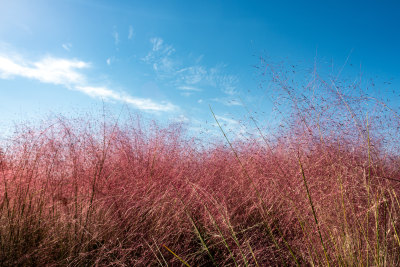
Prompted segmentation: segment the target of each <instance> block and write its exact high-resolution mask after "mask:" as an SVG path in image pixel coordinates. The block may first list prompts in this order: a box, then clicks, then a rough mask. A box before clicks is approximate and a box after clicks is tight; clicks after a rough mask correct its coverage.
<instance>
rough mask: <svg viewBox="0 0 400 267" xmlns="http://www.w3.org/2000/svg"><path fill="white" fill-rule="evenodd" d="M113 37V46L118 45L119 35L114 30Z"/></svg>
mask: <svg viewBox="0 0 400 267" xmlns="http://www.w3.org/2000/svg"><path fill="white" fill-rule="evenodd" d="M113 37H114V44H115V45H118V44H119V43H120V39H119V33H118V32H117V31H116V30H114V32H113Z"/></svg>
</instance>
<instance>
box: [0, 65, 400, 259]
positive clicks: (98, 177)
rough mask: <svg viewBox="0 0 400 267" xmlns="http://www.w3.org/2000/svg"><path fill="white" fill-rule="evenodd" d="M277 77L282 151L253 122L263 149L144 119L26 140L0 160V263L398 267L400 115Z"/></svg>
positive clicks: (17, 139) (21, 134)
mask: <svg viewBox="0 0 400 267" xmlns="http://www.w3.org/2000/svg"><path fill="white" fill-rule="evenodd" d="M271 73H272V76H273V77H275V82H276V84H277V86H278V87H279V88H281V89H282V90H281V92H282V94H286V95H287V96H289V97H288V98H287V99H289V100H290V102H291V105H292V107H293V108H292V109H291V110H292V113H290V114H288V116H289V115H290V116H291V117H290V120H291V122H290V123H289V124H288V125H289V127H288V128H286V129H285V130H282V131H277V132H275V133H274V134H275V138H274V141H268V140H267V138H266V137H265V136H264V135H263V134H262V131H261V130H260V128H258V124H257V122H256V121H255V120H254V121H253V122H254V123H255V126H256V128H257V129H259V130H260V131H259V137H260V138H257V139H253V140H251V139H250V140H246V141H243V140H236V141H234V140H229V138H226V140H225V142H224V143H222V142H221V143H218V144H216V145H209V146H207V147H206V148H201V146H199V144H198V143H196V142H194V141H191V139H190V138H187V137H186V136H185V135H184V134H183V131H182V128H181V127H180V126H177V125H171V126H169V127H163V128H161V127H158V126H157V125H156V124H153V123H147V124H146V123H142V122H141V121H140V119H135V120H127V121H124V122H122V121H118V120H106V119H104V120H99V121H94V122H93V121H92V122H91V121H89V120H84V119H82V120H69V119H65V118H58V119H52V120H49V121H48V122H45V123H43V125H39V126H36V127H31V128H27V127H26V128H23V129H20V130H19V131H18V132H16V133H15V134H14V136H13V137H12V139H10V141H9V142H8V143H7V145H6V146H4V148H3V150H2V152H1V155H0V157H1V158H0V160H1V162H0V180H1V187H0V265H1V266H93V265H96V266H181V265H182V266H185V265H186V266H213V265H215V266H285V265H286V266H292V265H295V266H296V265H297V266H368V265H371V266H399V265H400V239H399V234H400V233H399V231H400V213H399V212H400V199H399V198H400V166H399V163H400V158H399V156H398V154H395V153H394V152H390V151H393V150H395V149H394V148H395V144H396V142H394V144H387V143H386V141H387V140H389V139H388V138H387V137H385V136H386V135H388V136H390V137H392V138H397V136H398V135H397V132H396V131H395V129H396V127H397V125H398V121H396V116H394V119H393V121H390V123H391V124H389V121H388V120H386V119H385V120H383V119H382V117H380V116H379V114H380V113H379V112H381V114H383V115H386V114H387V112H386V111H387V106H386V105H382V103H380V102H379V105H378V104H377V107H379V108H376V109H374V113H370V112H369V111H368V112H363V110H362V109H357V105H358V104H359V103H360V99H357V101H355V100H354V99H353V96H346V94H345V90H344V89H343V87H339V86H338V87H336V86H333V85H332V83H333V81H332V83H327V82H324V81H322V80H319V79H318V78H316V77H314V78H313V86H311V85H308V86H307V87H306V88H303V89H301V90H300V89H298V91H296V90H294V89H293V88H294V87H291V86H289V85H287V84H286V82H285V81H286V79H284V78H279V79H278V78H276V77H278V75H276V74H277V72H276V70H273V71H271ZM282 75H283V74H282V73H279V77H282ZM310 88H313V89H312V90H315V88H318V90H319V91H318V92H317V93H315V92H316V91H314V94H309V95H306V97H307V98H308V102H304V101H301V99H302V97H303V96H304V94H303V92H304V90H311V89H310ZM322 90H324V92H323V93H322ZM299 92H301V94H303V95H299ZM310 92H311V91H310ZM318 94H320V95H319V96H320V97H321V96H324V97H325V98H326V96H329V95H331V96H332V97H331V98H330V102H324V101H321V100H318V101H317V100H316V98H318ZM311 96H312V97H315V98H312V97H311ZM353 100H354V101H353ZM375 103H377V102H375ZM330 105H331V106H330ZM328 107H329V108H328ZM330 107H331V108H330ZM322 111H323V112H322ZM358 112H359V113H358ZM391 112H392V111H390V112H389V113H391ZM321 114H323V116H322V115H321ZM338 117H339V118H341V119H337V118H338ZM216 122H217V123H218V120H217V121H216ZM396 123H397V124H396ZM144 125H146V126H144ZM388 125H389V126H388ZM390 125H391V126H390ZM383 127H386V128H383ZM388 127H389V128H388ZM390 127H392V128H390ZM220 131H221V136H222V137H223V136H224V135H225V132H224V129H223V127H221V129H220ZM395 141H397V140H395ZM391 145H393V146H391ZM393 147H394V148H393Z"/></svg>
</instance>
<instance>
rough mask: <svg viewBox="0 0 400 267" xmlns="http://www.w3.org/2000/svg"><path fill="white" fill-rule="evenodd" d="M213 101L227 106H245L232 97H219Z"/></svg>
mask: <svg viewBox="0 0 400 267" xmlns="http://www.w3.org/2000/svg"><path fill="white" fill-rule="evenodd" d="M211 100H212V101H215V102H218V103H221V104H223V105H225V106H243V104H242V103H241V102H240V101H239V100H238V99H234V98H232V97H219V98H218V97H217V98H213V99H211Z"/></svg>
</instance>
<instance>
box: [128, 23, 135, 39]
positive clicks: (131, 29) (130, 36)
mask: <svg viewBox="0 0 400 267" xmlns="http://www.w3.org/2000/svg"><path fill="white" fill-rule="evenodd" d="M134 34H135V32H134V31H133V27H132V25H129V32H128V39H129V40H132V39H133V36H134Z"/></svg>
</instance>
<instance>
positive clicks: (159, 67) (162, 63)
mask: <svg viewBox="0 0 400 267" xmlns="http://www.w3.org/2000/svg"><path fill="white" fill-rule="evenodd" d="M150 43H151V44H152V49H151V51H149V52H148V53H147V55H146V56H145V57H144V58H142V60H143V61H144V62H145V63H147V64H150V65H152V67H153V70H154V71H155V72H156V73H157V75H158V76H160V77H164V78H165V77H169V76H171V74H172V73H174V72H175V71H176V62H175V61H174V60H173V59H172V57H171V55H172V54H173V53H174V52H175V49H174V48H173V47H172V46H171V45H165V44H164V40H163V39H162V38H151V39H150Z"/></svg>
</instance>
